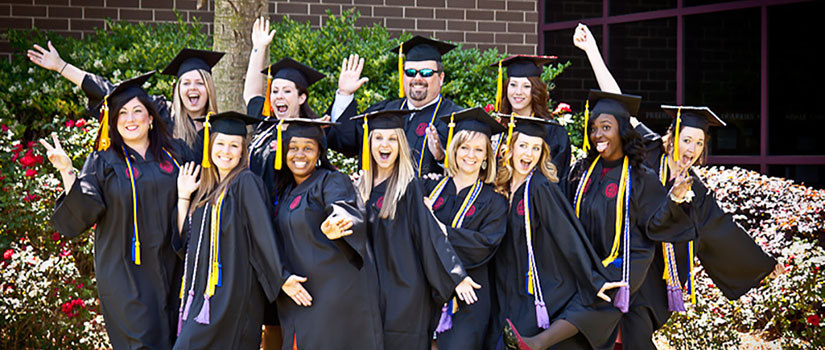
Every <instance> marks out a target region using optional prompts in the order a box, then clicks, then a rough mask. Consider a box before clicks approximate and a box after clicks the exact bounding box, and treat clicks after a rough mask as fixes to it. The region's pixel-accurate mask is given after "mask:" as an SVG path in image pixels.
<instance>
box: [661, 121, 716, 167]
mask: <svg viewBox="0 0 825 350" xmlns="http://www.w3.org/2000/svg"><path fill="white" fill-rule="evenodd" d="M686 126H687V125H682V128H681V129H679V132H682V130H684V129H685V127H686ZM673 133H674V131H673V124H671V125H670V126H669V127H668V128H667V133H666V134H665V136H663V137H662V148H663V150H664V152H665V154H666V155H667V156H669V157H673V141H674V140H673ZM702 133H703V134H704V135H705V141H704V145H702V154H701V155H700V156H699V159H697V160H696V163H695V164H691V166H693V165H705V161H707V158H708V143H709V142H708V141H709V140H710V135H709V134H708V132H707V131H704V130H702ZM654 161H658V160H654Z"/></svg>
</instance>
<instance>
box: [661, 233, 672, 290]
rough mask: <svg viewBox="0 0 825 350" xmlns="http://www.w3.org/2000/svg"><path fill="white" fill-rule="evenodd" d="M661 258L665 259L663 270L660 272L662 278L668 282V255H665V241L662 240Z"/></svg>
mask: <svg viewBox="0 0 825 350" xmlns="http://www.w3.org/2000/svg"><path fill="white" fill-rule="evenodd" d="M662 259H664V260H665V271H664V272H662V279H663V280H665V281H667V282H668V283H669V282H670V278H669V277H670V265H668V261H669V259H668V256H667V243H665V242H662Z"/></svg>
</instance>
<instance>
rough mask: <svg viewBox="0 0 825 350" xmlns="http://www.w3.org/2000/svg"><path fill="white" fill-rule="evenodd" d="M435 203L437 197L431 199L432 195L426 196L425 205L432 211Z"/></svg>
mask: <svg viewBox="0 0 825 350" xmlns="http://www.w3.org/2000/svg"><path fill="white" fill-rule="evenodd" d="M433 203H435V198H433V199H430V196H424V205H426V206H427V209H430V211H433Z"/></svg>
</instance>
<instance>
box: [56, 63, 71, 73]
mask: <svg viewBox="0 0 825 350" xmlns="http://www.w3.org/2000/svg"><path fill="white" fill-rule="evenodd" d="M68 65H69V62H66V63H63V68H60V72H59V73H58V74H60V75H63V70H64V69H66V66H68Z"/></svg>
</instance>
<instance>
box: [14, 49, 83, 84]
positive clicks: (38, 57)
mask: <svg viewBox="0 0 825 350" xmlns="http://www.w3.org/2000/svg"><path fill="white" fill-rule="evenodd" d="M46 46H48V48H49V49H48V50H47V49H45V48H43V47H42V46H40V45H37V44H34V49H33V50H29V51H28V52H27V53H26V56H28V57H29V61H32V63H34V64H36V65H38V66H40V67H43V68H46V69H48V70H51V71H55V72H57V73H59V74H60V75H62V76H63V77H64V78H66V79H69V81H71V82H72V83H74V84H75V85H77V86H80V84H82V83H83V78H84V77H86V71H84V70H82V69H80V68H77V67H75V66H73V65H71V64H69V63H68V62H66V61H64V60H63V59H62V58H60V53H58V52H57V49H55V48H54V45H52V42H51V41H49V42H48V43H46Z"/></svg>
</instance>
